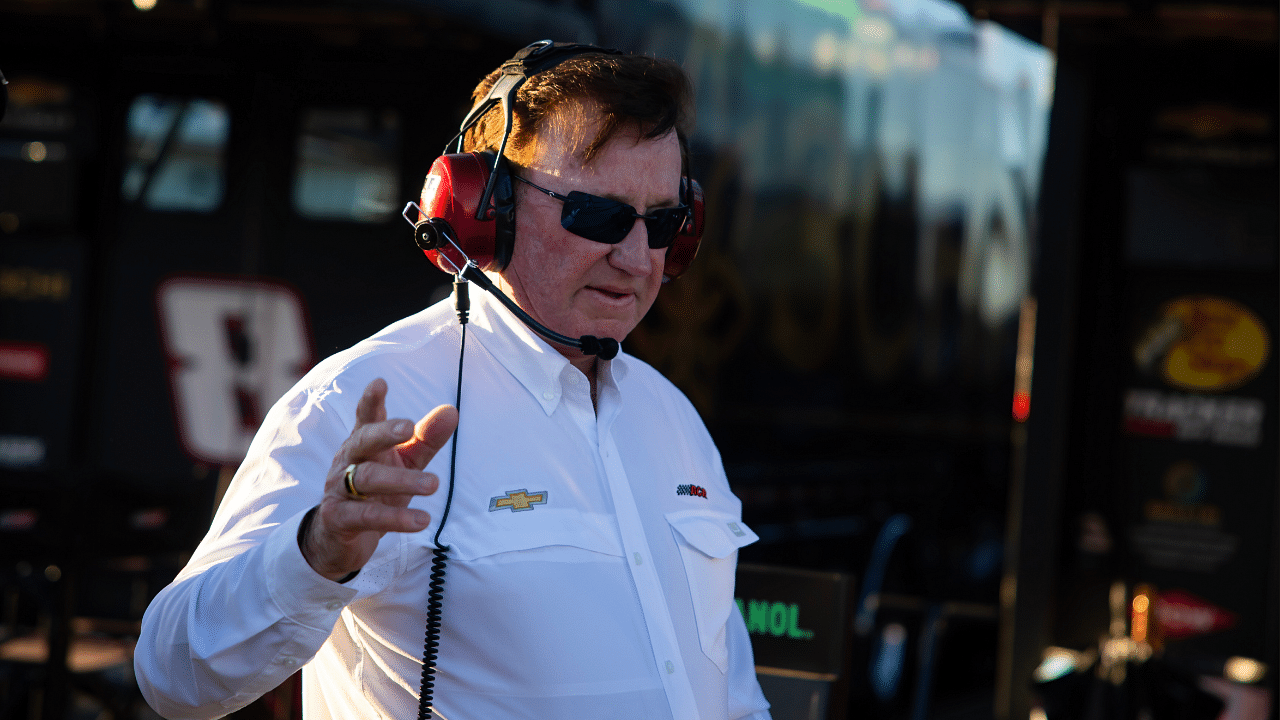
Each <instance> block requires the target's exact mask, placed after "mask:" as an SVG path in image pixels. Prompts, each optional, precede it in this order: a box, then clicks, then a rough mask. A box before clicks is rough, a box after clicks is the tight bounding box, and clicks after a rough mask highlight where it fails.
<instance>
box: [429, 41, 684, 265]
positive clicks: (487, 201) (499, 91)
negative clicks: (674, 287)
mask: <svg viewBox="0 0 1280 720" xmlns="http://www.w3.org/2000/svg"><path fill="white" fill-rule="evenodd" d="M588 52H596V53H609V54H618V51H617V50H610V49H607V48H599V47H595V46H592V45H581V44H572V43H551V42H549V41H542V42H539V43H534V44H533V45H530V46H529V47H526V48H524V49H523V50H521V51H520V52H519V53H517V54H516V56H515V57H513V58H512V59H510V60H508V61H507V62H505V63H503V65H502V71H503V75H502V76H500V77H499V79H498V81H497V82H495V83H494V85H493V88H491V89H490V90H489V94H488V95H486V96H485V98H484V100H482V101H481V102H479V103H478V104H477V105H476V106H475V108H474V109H473V110H472V111H471V112H470V113H469V114H468V115H467V117H466V119H465V120H463V121H462V129H461V130H459V131H458V137H459V140H458V145H459V147H460V146H461V144H462V140H461V136H462V134H463V133H465V132H466V131H467V129H468V128H470V127H471V126H472V125H474V124H475V123H476V121H477V120H479V119H480V117H481V116H482V115H484V114H485V113H486V112H488V111H489V110H490V109H491V108H493V107H494V106H495V105H498V104H501V105H502V108H503V110H504V112H505V114H506V129H505V131H504V132H503V136H502V144H501V146H500V147H499V148H498V152H497V153H491V152H458V153H450V154H447V155H441V156H440V157H438V158H436V160H435V162H434V163H432V164H431V170H430V171H429V172H428V173H427V177H426V180H425V181H424V182H423V184H422V195H421V197H420V198H419V216H418V222H417V223H416V225H415V227H416V228H417V232H416V233H415V236H416V239H417V240H418V244H419V246H421V247H422V248H423V252H424V253H426V255H427V257H428V258H429V259H430V260H431V261H432V262H434V263H435V264H436V265H437V266H438V267H439V268H440V269H441V270H444V271H445V272H447V273H451V274H453V273H457V272H458V271H459V270H460V269H461V268H462V266H463V265H464V264H465V262H466V261H465V260H464V259H463V258H462V257H460V256H459V254H458V252H457V251H456V250H454V249H453V248H452V247H450V246H449V245H448V244H447V243H443V244H442V243H440V242H439V241H438V240H436V241H434V242H427V241H425V238H424V236H423V232H424V228H425V227H426V224H425V223H424V221H429V220H432V219H440V220H444V221H445V222H447V223H448V224H449V227H450V228H451V229H452V230H453V235H454V236H456V242H457V243H458V246H459V247H460V248H461V249H462V252H463V253H465V254H466V255H467V257H469V258H471V259H472V260H474V261H475V263H476V265H478V266H479V267H480V268H481V269H482V270H501V269H503V268H505V267H506V266H507V263H509V262H511V251H512V248H513V247H514V245H515V225H516V223H515V193H514V192H513V189H512V187H511V185H512V183H511V172H510V169H509V168H508V166H507V161H506V158H504V157H502V151H503V150H505V149H506V145H507V139H508V137H509V136H510V135H511V125H512V111H511V107H512V104H513V100H514V99H515V94H516V90H517V89H518V88H519V87H520V85H522V84H523V83H524V81H525V79H527V77H528V76H529V75H533V74H534V73H537V72H541V71H542V70H546V69H548V68H551V67H554V66H556V65H558V64H559V63H560V62H562V61H563V60H566V59H568V58H570V57H573V56H574V55H581V54H583V53H588ZM680 197H681V202H683V203H684V204H685V205H687V206H688V207H689V208H690V213H689V219H688V221H686V222H685V224H684V226H683V227H681V228H680V232H679V233H677V235H676V238H675V240H674V241H673V242H672V243H671V246H670V247H668V248H667V257H666V262H665V263H664V265H663V269H662V274H663V282H666V281H668V280H674V279H675V278H677V277H680V275H681V274H683V273H684V271H685V270H687V269H688V268H689V265H690V263H692V262H693V258H694V257H695V256H696V255H697V254H698V245H699V243H700V242H701V239H702V217H703V209H702V187H701V186H699V185H698V182H697V181H696V180H694V179H692V178H688V177H682V178H681V179H680ZM482 208H483V210H482ZM428 232H429V231H428Z"/></svg>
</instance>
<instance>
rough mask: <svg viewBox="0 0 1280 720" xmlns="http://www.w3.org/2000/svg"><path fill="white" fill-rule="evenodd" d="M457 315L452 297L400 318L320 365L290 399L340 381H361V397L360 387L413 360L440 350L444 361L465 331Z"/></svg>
mask: <svg viewBox="0 0 1280 720" xmlns="http://www.w3.org/2000/svg"><path fill="white" fill-rule="evenodd" d="M453 319H454V312H453V304H452V302H451V301H450V300H449V299H448V298H446V299H445V300H442V301H440V302H438V303H436V304H435V305H432V306H430V307H428V308H426V309H424V310H422V311H420V312H417V313H414V314H413V315H410V316H408V317H406V318H403V319H401V320H398V321H396V322H394V323H392V324H390V325H388V326H387V327H385V328H383V329H382V330H379V331H378V332H377V333H374V334H373V335H371V336H369V337H368V338H365V339H364V340H361V341H360V342H358V343H356V344H355V345H352V346H351V347H349V348H346V349H345V350H339V351H338V352H336V353H334V354H332V355H330V356H328V357H326V358H325V359H323V360H321V361H320V362H318V363H316V365H315V366H314V367H312V368H311V369H310V370H309V371H307V373H306V374H305V375H303V376H302V378H301V379H300V380H299V381H298V383H297V384H296V385H294V387H293V389H292V390H290V391H289V392H288V393H286V394H285V396H284V399H288V398H290V397H294V398H297V397H298V396H305V397H309V398H310V399H312V400H315V399H319V398H322V397H323V396H325V395H328V394H329V393H332V392H333V391H334V390H335V389H336V388H337V386H338V385H339V383H340V382H341V383H342V384H347V385H356V384H359V387H357V388H355V392H356V399H358V397H359V392H360V390H362V389H363V387H364V385H365V384H367V383H368V382H369V381H370V380H372V379H373V378H375V377H380V376H383V375H384V374H385V373H387V372H394V371H396V369H397V368H400V367H403V368H404V369H405V370H411V368H410V367H407V366H408V365H409V364H410V363H411V364H412V365H417V366H418V367H422V365H421V364H420V363H424V362H431V361H432V360H433V357H434V355H436V354H440V355H441V356H442V357H441V359H442V360H443V359H445V356H448V355H452V354H456V353H457V341H458V338H459V332H458V327H457V323H456V322H453ZM411 358H412V359H411ZM454 362H455V363H456V358H455V359H454Z"/></svg>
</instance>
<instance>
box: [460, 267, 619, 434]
mask: <svg viewBox="0 0 1280 720" xmlns="http://www.w3.org/2000/svg"><path fill="white" fill-rule="evenodd" d="M474 290H475V292H473V293H471V325H472V329H473V330H474V331H476V335H477V338H478V339H479V340H480V343H481V344H482V345H484V347H485V348H486V349H488V350H489V352H490V353H492V354H493V356H494V358H496V359H497V361H498V362H499V363H500V364H501V365H502V366H503V367H505V368H506V369H507V371H508V372H510V373H511V375H512V376H513V377H515V379H516V380H518V381H519V382H520V384H521V385H523V386H524V388H525V390H527V391H529V394H530V395H532V396H533V398H534V400H536V401H537V402H538V403H539V404H540V405H542V409H543V411H544V412H546V413H547V414H548V415H550V414H551V413H552V412H554V411H555V409H556V406H557V405H558V404H559V403H560V398H561V396H562V395H563V387H564V386H563V385H562V383H561V378H563V377H564V373H566V372H569V371H572V372H577V370H576V369H573V368H572V367H571V366H570V365H569V359H568V358H566V357H565V356H564V355H561V354H560V352H559V351H558V350H556V349H555V347H553V346H552V345H551V344H550V343H548V342H547V341H546V340H544V339H543V338H542V336H541V335H538V334H537V333H535V332H534V331H533V330H531V329H530V328H529V327H528V326H527V325H525V324H524V323H523V322H521V321H520V320H519V319H518V318H516V316H515V315H513V314H512V313H511V311H510V310H508V309H507V308H506V307H504V306H503V305H502V303H501V302H499V301H498V299H497V298H494V297H492V296H490V294H489V293H487V292H485V291H484V290H482V289H480V288H478V287H477V288H474ZM628 362H629V356H628V355H627V354H626V353H623V352H619V353H618V356H617V357H616V358H614V359H613V360H600V361H599V362H598V363H596V367H597V373H598V375H597V381H598V383H599V387H600V388H602V389H603V388H604V387H606V386H610V387H615V388H616V387H617V385H618V383H619V382H621V381H622V380H623V378H625V377H626V375H627V364H628Z"/></svg>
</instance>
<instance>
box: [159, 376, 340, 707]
mask: <svg viewBox="0 0 1280 720" xmlns="http://www.w3.org/2000/svg"><path fill="white" fill-rule="evenodd" d="M337 415H338V413H335V412H333V411H332V410H330V409H327V408H326V407H325V406H324V405H322V404H320V403H317V402H312V401H311V399H310V398H309V397H308V395H307V394H306V393H299V394H298V395H296V396H294V397H293V398H289V399H287V400H285V401H282V402H281V403H280V404H278V405H277V406H276V407H275V408H273V409H272V411H271V413H269V414H268V417H267V419H266V421H265V422H264V424H263V429H262V430H260V431H259V433H258V436H257V437H256V438H255V440H254V442H253V445H252V446H251V447H250V449H249V453H248V456H247V459H246V460H245V463H244V464H243V465H242V466H241V467H240V470H239V471H238V472H237V473H236V477H235V479H234V480H233V481H232V483H231V485H230V487H229V488H228V490H227V494H226V496H225V497H224V499H223V502H222V505H221V506H220V507H219V509H218V513H217V515H216V516H215V518H214V521H213V524H212V526H211V528H210V530H209V533H208V535H206V537H205V538H204V540H203V541H202V542H201V543H200V546H199V547H198V548H197V549H196V551H195V553H194V554H193V556H192V558H191V560H190V562H189V563H188V564H187V566H186V567H185V568H183V570H182V572H180V573H179V574H178V576H177V578H175V580H174V581H173V582H172V583H171V584H170V585H169V586H168V587H166V588H164V589H163V590H161V591H160V593H159V594H158V595H157V596H156V598H155V599H154V600H153V601H152V603H151V604H150V606H149V607H148V608H147V612H146V614H145V615H144V616H143V620H142V632H141V634H140V637H139V639H138V645H137V649H136V652H135V656H134V669H135V672H136V675H137V679H138V685H139V688H140V689H141V691H142V694H143V696H144V697H145V698H146V700H147V702H148V703H150V705H151V707H152V708H153V709H155V710H156V711H157V712H159V713H160V714H161V715H163V716H164V717H166V718H171V719H172V720H179V719H182V718H215V717H221V716H223V715H226V714H227V713H229V712H232V711H234V710H236V709H239V708H241V707H243V706H245V705H247V704H249V703H250V702H252V701H253V700H254V699H256V698H257V697H259V696H261V695H262V694H264V693H266V692H267V691H269V690H271V689H272V688H274V687H276V686H278V685H279V684H280V683H281V682H283V681H284V680H286V679H287V678H288V677H289V676H291V675H292V674H293V673H295V672H296V671H297V670H298V669H299V668H300V667H301V666H302V665H303V664H305V663H306V662H307V661H308V660H309V659H310V658H311V657H313V656H314V655H315V653H316V652H317V651H318V650H319V649H320V647H321V646H322V645H323V644H324V642H325V640H326V639H327V638H328V636H329V634H330V633H331V632H332V630H333V626H334V624H335V623H336V622H337V621H338V618H339V617H340V615H341V613H342V610H343V608H344V607H345V606H346V605H347V604H348V603H350V602H351V600H352V599H354V598H355V596H356V594H357V593H356V590H354V589H352V588H349V587H346V586H343V585H340V584H338V583H335V582H333V581H331V580H328V579H326V578H324V577H322V576H320V575H319V574H317V573H316V572H315V571H314V570H312V569H311V566H310V565H308V564H307V561H306V559H305V558H303V557H302V553H301V551H300V550H299V549H298V543H297V533H298V524H299V522H300V521H301V519H302V516H303V515H304V514H305V513H306V511H307V510H308V509H310V508H311V507H312V506H313V505H315V504H316V503H318V502H319V499H320V497H321V495H322V494H323V484H324V478H325V474H326V472H327V469H328V467H329V464H330V463H331V462H332V458H333V454H334V452H335V451H336V449H337V446H338V445H339V444H341V442H342V440H343V439H345V437H346V435H347V429H346V427H345V425H344V423H342V422H341V420H340V419H339V418H338V417H337ZM304 437H305V438H306V442H305V443H304V442H303V441H302V438H304Z"/></svg>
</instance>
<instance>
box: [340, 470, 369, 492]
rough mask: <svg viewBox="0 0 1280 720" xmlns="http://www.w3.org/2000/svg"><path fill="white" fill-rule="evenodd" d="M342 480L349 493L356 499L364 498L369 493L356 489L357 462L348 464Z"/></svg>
mask: <svg viewBox="0 0 1280 720" xmlns="http://www.w3.org/2000/svg"><path fill="white" fill-rule="evenodd" d="M342 482H343V483H344V484H346V486H347V495H349V496H351V497H352V498H354V499H356V500H364V499H366V498H368V497H369V496H368V495H365V494H364V493H362V492H360V491H359V490H357V489H356V464H355V463H351V464H350V465H348V466H347V471H346V472H344V473H343V474H342Z"/></svg>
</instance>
